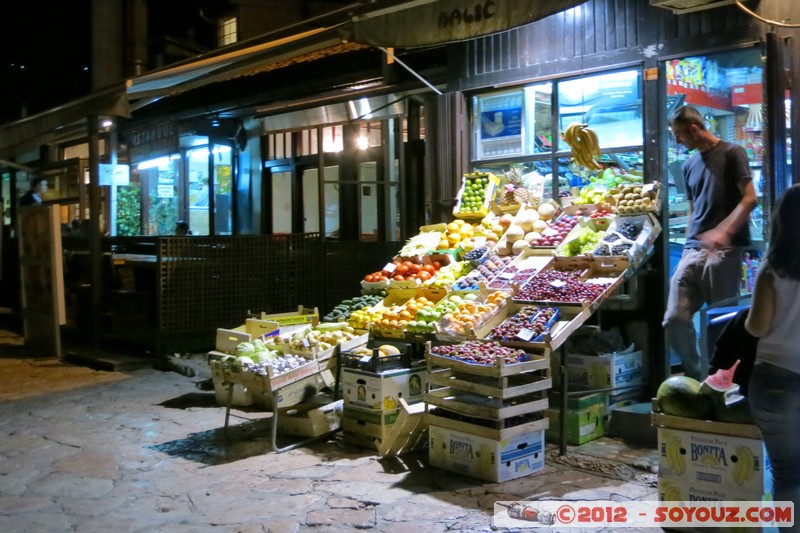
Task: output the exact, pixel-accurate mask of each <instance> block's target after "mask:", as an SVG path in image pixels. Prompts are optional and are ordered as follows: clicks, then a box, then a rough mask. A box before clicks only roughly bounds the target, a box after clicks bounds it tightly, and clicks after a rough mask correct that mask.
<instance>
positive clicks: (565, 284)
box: [514, 269, 610, 303]
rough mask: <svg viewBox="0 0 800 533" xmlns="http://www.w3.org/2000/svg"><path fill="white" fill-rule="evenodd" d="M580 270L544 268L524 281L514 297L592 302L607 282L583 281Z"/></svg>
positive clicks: (531, 299) (601, 292)
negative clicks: (527, 280)
mask: <svg viewBox="0 0 800 533" xmlns="http://www.w3.org/2000/svg"><path fill="white" fill-rule="evenodd" d="M581 272H582V271H581V270H555V269H552V270H546V271H543V272H540V273H539V274H537V275H536V276H534V277H533V278H532V279H531V280H530V281H529V282H528V283H526V284H525V285H524V286H523V287H522V288H521V289H520V292H519V294H518V295H517V296H515V297H514V298H515V299H517V300H522V301H534V302H541V301H551V302H564V303H581V302H584V301H589V302H593V301H594V300H596V299H597V298H598V297H599V296H600V295H601V294H603V292H604V291H605V290H606V287H607V286H608V285H610V282H609V283H584V282H583V281H582V280H581V279H580V277H581Z"/></svg>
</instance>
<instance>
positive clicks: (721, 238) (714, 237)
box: [697, 227, 731, 250]
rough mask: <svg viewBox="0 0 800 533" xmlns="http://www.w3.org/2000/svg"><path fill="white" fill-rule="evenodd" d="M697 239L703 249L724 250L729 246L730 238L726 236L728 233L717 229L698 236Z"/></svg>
mask: <svg viewBox="0 0 800 533" xmlns="http://www.w3.org/2000/svg"><path fill="white" fill-rule="evenodd" d="M697 238H698V239H700V242H701V243H702V244H703V247H704V248H708V249H709V250H718V249H720V248H726V247H727V246H729V245H730V244H731V237H730V235H728V232H727V231H725V230H721V229H719V228H718V227H717V228H714V229H710V230H708V231H706V232H704V233H701V234H699V235H698V236H697Z"/></svg>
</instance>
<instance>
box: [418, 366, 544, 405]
mask: <svg viewBox="0 0 800 533" xmlns="http://www.w3.org/2000/svg"><path fill="white" fill-rule="evenodd" d="M537 362H538V363H539V364H540V370H532V371H530V372H525V373H523V374H512V375H510V376H504V377H500V378H496V377H490V376H475V375H473V374H466V373H463V372H459V371H458V370H454V369H452V368H437V367H435V366H432V365H429V366H428V383H430V385H431V387H432V388H433V387H452V388H453V389H457V390H461V391H465V392H470V393H473V394H483V395H486V396H492V397H494V398H500V399H507V398H515V397H517V396H524V395H526V394H530V393H533V392H539V391H543V390H547V389H550V388H551V387H552V386H553V380H552V378H551V377H550V360H549V359H548V358H543V359H540V360H538V361H537Z"/></svg>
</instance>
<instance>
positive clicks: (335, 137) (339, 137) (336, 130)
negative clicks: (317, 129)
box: [322, 126, 344, 152]
mask: <svg viewBox="0 0 800 533" xmlns="http://www.w3.org/2000/svg"><path fill="white" fill-rule="evenodd" d="M322 150H323V151H324V152H341V151H342V150H344V126H325V127H324V128H322Z"/></svg>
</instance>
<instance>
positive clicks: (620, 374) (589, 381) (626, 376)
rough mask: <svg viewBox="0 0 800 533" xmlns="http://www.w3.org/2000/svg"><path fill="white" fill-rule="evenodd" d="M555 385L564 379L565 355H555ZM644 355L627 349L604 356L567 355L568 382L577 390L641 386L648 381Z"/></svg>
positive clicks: (552, 359) (554, 353)
mask: <svg viewBox="0 0 800 533" xmlns="http://www.w3.org/2000/svg"><path fill="white" fill-rule="evenodd" d="M550 359H551V361H552V362H553V367H552V370H553V375H554V378H553V379H554V383H558V382H559V380H560V379H561V354H560V353H559V352H553V353H552V354H551V356H550ZM643 365H644V354H643V353H642V352H641V351H636V350H634V345H633V344H631V345H630V346H629V347H628V348H627V349H625V350H623V351H620V352H614V353H607V354H602V355H580V354H569V353H568V354H567V364H566V367H567V379H568V383H569V387H570V388H572V389H574V390H586V389H603V388H614V389H616V388H619V387H629V386H633V385H639V384H641V383H642V380H643V378H644V375H643V374H644V369H643Z"/></svg>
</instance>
